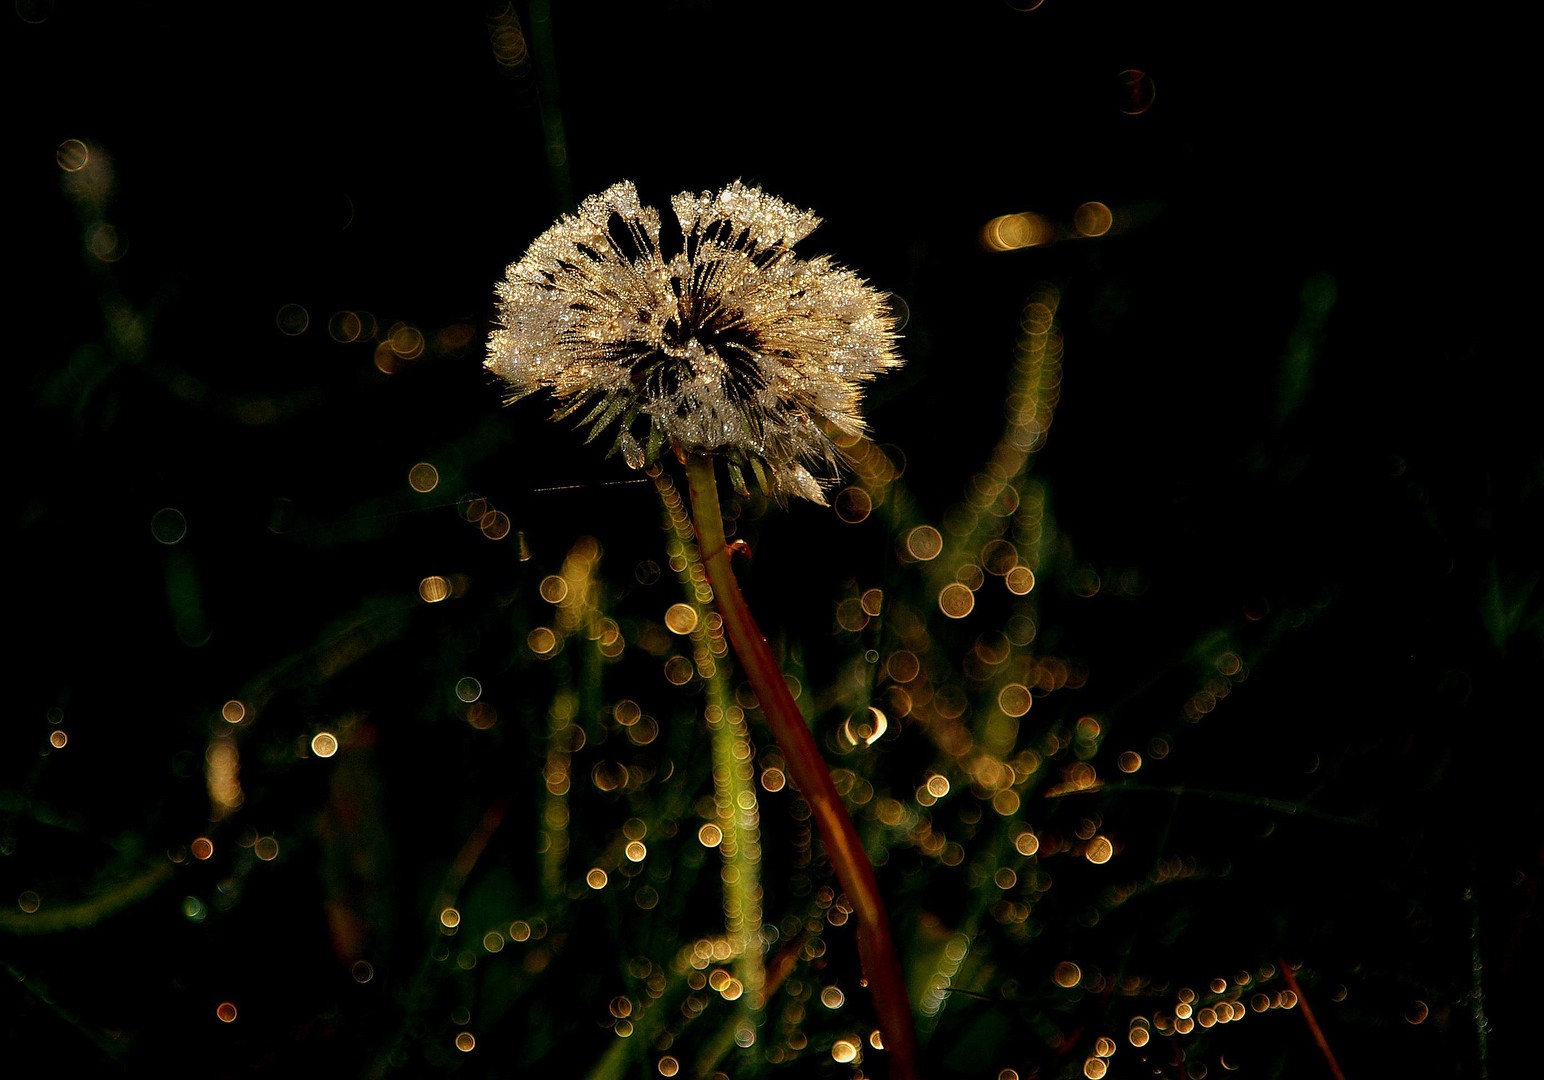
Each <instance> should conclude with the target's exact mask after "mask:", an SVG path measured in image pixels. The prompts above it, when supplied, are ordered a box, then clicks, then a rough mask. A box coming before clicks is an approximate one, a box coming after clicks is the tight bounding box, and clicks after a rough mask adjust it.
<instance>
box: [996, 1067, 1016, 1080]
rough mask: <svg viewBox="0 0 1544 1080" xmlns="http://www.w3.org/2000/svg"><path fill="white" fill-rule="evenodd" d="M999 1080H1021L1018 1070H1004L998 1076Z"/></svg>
mask: <svg viewBox="0 0 1544 1080" xmlns="http://www.w3.org/2000/svg"><path fill="white" fill-rule="evenodd" d="M997 1080H1019V1071H1018V1070H1017V1069H1003V1070H1002V1071H1001V1072H999V1073H998V1074H997Z"/></svg>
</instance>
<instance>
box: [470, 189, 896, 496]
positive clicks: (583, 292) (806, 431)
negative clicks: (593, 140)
mask: <svg viewBox="0 0 1544 1080" xmlns="http://www.w3.org/2000/svg"><path fill="white" fill-rule="evenodd" d="M670 203H671V209H672V210H673V211H674V214H675V218H676V226H675V227H674V228H669V229H662V223H661V218H660V214H659V212H658V211H656V210H654V209H653V208H652V207H647V206H643V205H642V204H641V203H640V202H639V200H638V191H637V189H636V188H635V187H634V186H633V185H632V184H631V183H629V182H626V181H624V182H622V183H619V184H615V185H613V186H612V187H610V188H608V189H607V190H606V191H603V192H601V193H600V194H599V195H592V196H591V197H590V198H588V199H585V200H584V202H583V203H581V204H580V206H579V209H578V212H577V213H576V214H574V215H573V216H571V217H568V216H565V217H563V218H562V219H560V220H559V221H558V223H557V224H556V225H554V226H553V227H552V228H550V229H548V230H547V231H546V232H545V233H543V234H542V235H541V236H539V237H537V239H536V241H535V242H534V243H533V244H532V245H531V247H530V250H528V251H527V252H526V253H525V256H524V257H523V258H522V259H521V260H520V261H519V262H517V263H515V264H514V265H512V266H511V267H510V268H509V270H508V271H507V275H506V277H505V280H503V281H501V282H499V284H498V286H497V294H498V300H499V321H500V323H501V326H500V328H499V329H496V330H495V331H494V332H493V334H492V335H491V337H490V339H489V343H488V361H487V367H488V368H489V369H490V370H491V371H493V372H494V373H495V374H496V375H498V376H500V377H501V378H502V379H504V381H505V382H506V384H507V385H508V388H509V399H510V400H511V401H513V400H516V399H518V398H521V397H524V396H525V395H526V394H529V393H532V392H534V391H536V390H540V389H543V388H545V389H550V390H551V391H552V394H553V397H554V398H555V399H556V400H557V401H558V403H559V409H558V412H557V417H558V418H561V417H566V416H572V415H575V414H578V413H579V412H580V411H581V410H584V409H586V408H588V409H589V412H588V413H587V414H586V415H584V417H583V418H582V420H581V421H580V423H581V426H588V427H589V428H590V435H589V437H590V438H591V439H594V438H596V437H598V436H599V435H600V434H601V433H602V432H604V431H606V430H608V429H610V428H611V427H612V425H615V427H616V434H615V437H614V439H615V441H614V443H613V446H612V450H613V452H615V451H620V452H621V454H622V457H623V459H624V460H625V461H626V462H627V464H628V465H630V466H631V467H633V468H635V469H637V468H643V467H644V466H646V465H650V464H653V463H654V462H656V461H657V460H658V458H659V455H660V452H661V451H662V450H663V449H664V448H666V447H669V448H671V449H673V450H674V451H675V452H677V453H678V454H680V455H682V456H685V455H690V454H714V455H716V456H720V457H722V458H723V459H724V460H725V461H726V462H727V464H728V467H729V470H730V475H731V478H732V480H733V481H734V484H735V486H736V487H737V488H738V489H740V490H741V491H745V490H746V488H747V485H746V481H745V472H746V471H749V472H750V473H751V474H752V475H753V476H754V477H755V478H756V481H757V484H758V486H759V487H760V488H761V489H762V490H763V491H764V492H766V493H767V494H769V495H772V496H773V497H775V498H777V499H779V500H783V499H786V498H787V497H788V496H789V495H797V496H800V497H802V498H806V499H810V500H812V501H814V502H817V503H822V504H824V502H825V499H824V497H823V493H822V481H821V480H820V479H817V478H816V475H815V473H814V472H812V471H811V470H812V469H813V470H817V471H819V472H821V473H822V474H823V475H824V476H826V477H829V476H830V475H831V474H832V473H834V472H835V470H836V467H837V465H838V464H839V460H840V454H839V451H838V450H837V447H836V444H835V443H834V442H833V441H832V440H833V435H837V434H839V435H847V436H856V435H861V434H862V433H863V432H864V424H863V419H862V417H861V416H860V414H859V411H858V407H859V403H860V400H861V398H862V393H863V387H864V384H865V383H867V382H868V381H869V380H871V379H872V378H873V377H874V376H875V375H876V374H878V373H879V372H882V371H884V370H886V369H889V368H893V367H896V366H897V365H899V364H900V363H901V358H900V356H899V355H898V354H897V353H896V351H895V343H896V321H895V317H894V315H893V314H892V313H891V310H890V307H889V305H888V304H887V303H886V297H885V295H884V294H883V293H881V292H879V291H878V290H876V289H874V288H872V287H871V286H869V285H868V284H867V283H865V282H864V281H863V280H862V279H861V278H859V277H858V276H857V275H855V274H853V273H852V272H851V271H849V270H845V269H843V268H841V267H839V266H837V265H836V264H835V263H833V262H832V261H831V260H830V259H829V258H827V257H825V256H821V257H818V258H813V259H803V258H800V257H799V256H797V255H795V254H794V252H793V245H794V244H796V243H798V242H799V241H800V240H802V239H804V238H805V237H806V236H808V235H809V234H810V233H811V232H813V231H814V229H815V228H816V226H818V225H819V224H820V219H819V218H818V217H816V216H815V215H814V214H812V213H810V212H809V211H807V210H800V209H798V208H797V207H794V206H792V205H790V204H789V203H786V202H784V201H783V200H782V199H779V198H776V197H774V196H771V195H766V194H764V193H763V192H762V191H761V190H760V189H759V188H754V187H746V186H744V185H743V184H741V183H740V182H739V181H736V182H734V183H733V184H730V185H729V186H728V187H726V188H724V189H723V190H722V191H720V192H718V193H717V194H716V195H714V194H709V193H708V192H703V193H701V194H698V195H693V194H691V193H689V192H682V193H681V194H679V195H677V196H675V198H673V199H671V201H670Z"/></svg>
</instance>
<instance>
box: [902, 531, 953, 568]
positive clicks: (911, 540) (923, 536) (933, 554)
mask: <svg viewBox="0 0 1544 1080" xmlns="http://www.w3.org/2000/svg"><path fill="white" fill-rule="evenodd" d="M943 549H944V538H943V534H942V533H940V532H939V531H938V530H937V529H935V528H933V526H931V525H918V526H917V527H916V528H915V529H913V530H911V532H909V533H907V534H906V551H907V553H908V554H910V555H911V557H912V558H913V559H916V560H917V561H919V562H927V561H928V560H930V559H936V558H938V555H939V553H940V552H941V551H943Z"/></svg>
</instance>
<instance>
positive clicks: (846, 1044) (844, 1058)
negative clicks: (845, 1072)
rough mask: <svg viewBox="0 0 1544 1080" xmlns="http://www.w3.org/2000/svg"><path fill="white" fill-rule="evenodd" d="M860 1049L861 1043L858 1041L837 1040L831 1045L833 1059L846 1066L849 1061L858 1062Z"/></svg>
mask: <svg viewBox="0 0 1544 1080" xmlns="http://www.w3.org/2000/svg"><path fill="white" fill-rule="evenodd" d="M858 1047H859V1043H858V1040H856V1039H837V1040H836V1042H834V1043H832V1044H831V1057H832V1058H833V1059H834V1060H836V1061H839V1062H841V1063H842V1064H844V1065H845V1064H847V1062H849V1061H856V1060H857V1059H858Z"/></svg>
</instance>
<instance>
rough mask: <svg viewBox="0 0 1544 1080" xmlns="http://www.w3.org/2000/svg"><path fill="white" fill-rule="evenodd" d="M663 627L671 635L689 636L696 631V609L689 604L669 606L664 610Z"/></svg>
mask: <svg viewBox="0 0 1544 1080" xmlns="http://www.w3.org/2000/svg"><path fill="white" fill-rule="evenodd" d="M665 626H666V627H667V628H668V629H669V630H670V632H671V633H672V634H681V635H683V636H684V635H686V634H690V633H691V632H692V631H693V630H695V629H697V609H696V608H694V607H692V606H691V605H690V604H671V605H670V606H669V607H668V608H666V609H665Z"/></svg>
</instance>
